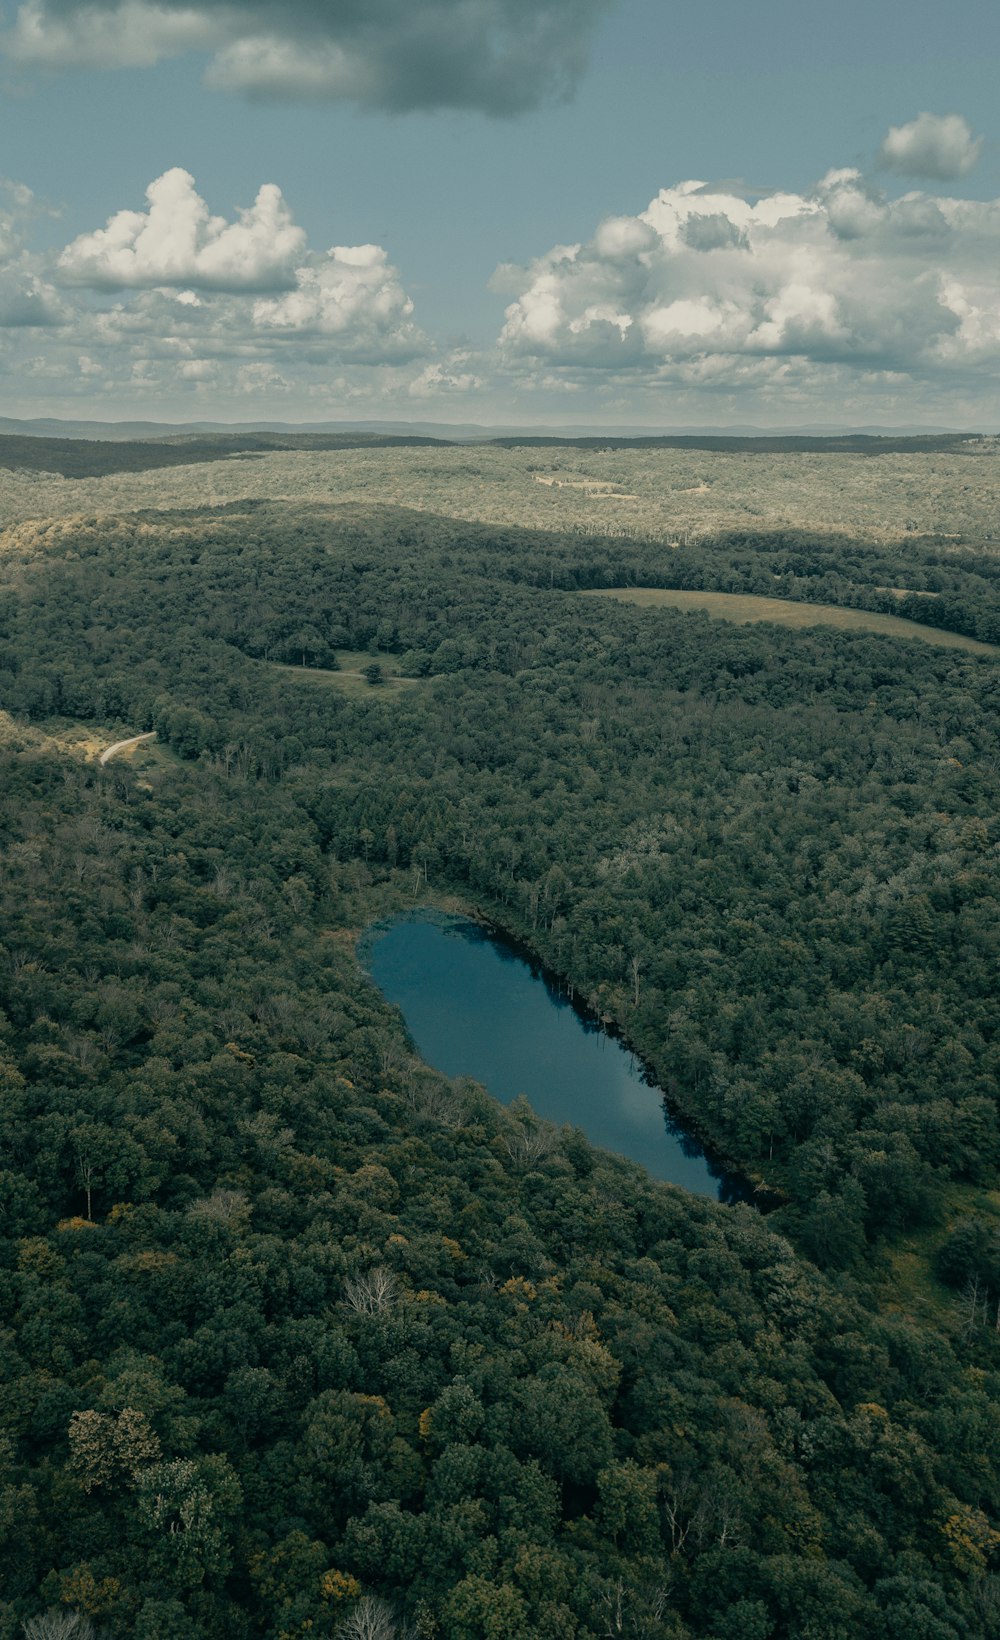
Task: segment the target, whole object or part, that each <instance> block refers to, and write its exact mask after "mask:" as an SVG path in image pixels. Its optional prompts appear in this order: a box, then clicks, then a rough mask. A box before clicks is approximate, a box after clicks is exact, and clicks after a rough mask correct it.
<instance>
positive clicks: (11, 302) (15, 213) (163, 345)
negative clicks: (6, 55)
mask: <svg viewBox="0 0 1000 1640" xmlns="http://www.w3.org/2000/svg"><path fill="white" fill-rule="evenodd" d="M39 214H40V207H39V206H38V204H37V201H35V200H34V199H33V197H32V196H31V195H30V193H29V192H28V191H27V190H24V189H19V188H18V187H17V186H16V185H14V184H9V185H8V184H4V183H3V181H2V179H0V355H2V356H3V358H4V361H5V363H6V368H7V371H8V373H9V375H8V379H9V380H10V381H11V382H12V381H13V378H14V376H15V375H16V376H17V378H18V380H20V379H21V378H22V377H23V378H25V379H27V380H31V381H34V382H36V383H38V384H40V386H41V384H45V391H47V392H48V391H51V384H52V383H55V382H59V383H60V386H61V388H62V390H63V391H64V392H66V393H69V394H74V393H75V394H86V393H87V392H100V393H102V394H111V393H122V394H123V395H124V400H123V402H125V403H129V402H132V403H136V402H139V400H142V399H143V398H144V396H145V399H146V400H147V401H148V400H149V399H150V396H152V397H153V398H160V399H162V401H163V403H164V404H166V403H167V402H168V400H169V399H170V398H171V395H173V396H174V402H175V404H176V403H177V397H176V396H177V395H180V405H183V402H184V398H185V396H190V395H197V396H199V397H200V398H201V399H202V401H203V402H214V403H216V404H219V403H228V404H229V406H230V407H231V408H233V409H235V408H236V407H237V405H239V406H240V413H243V402H242V401H244V400H246V399H249V398H257V399H258V400H259V401H260V402H261V403H262V404H263V403H265V402H267V401H272V400H274V399H275V398H276V397H278V396H280V397H282V398H285V399H287V397H288V395H289V394H292V393H296V394H299V395H300V396H301V397H303V398H304V399H306V400H308V399H311V398H313V397H315V398H317V399H319V400H320V401H321V402H324V403H325V402H326V399H327V397H328V395H329V394H330V392H331V390H332V389H331V382H333V381H340V382H342V383H348V384H349V386H348V385H344V386H343V389H342V394H341V396H343V395H347V394H348V393H349V394H350V395H353V396H356V399H357V402H361V401H363V400H365V399H368V400H372V399H375V400H377V399H378V398H379V395H380V394H381V393H382V392H383V391H385V392H388V391H389V387H390V384H391V387H392V391H393V392H396V393H398V394H405V393H406V392H407V390H408V385H409V381H410V380H411V379H412V377H413V375H414V372H415V370H416V372H417V373H418V374H419V372H420V369H421V368H422V367H423V366H425V365H427V364H428V362H429V361H430V362H433V361H434V360H435V358H436V352H435V349H434V347H433V345H432V344H431V343H430V342H429V340H428V338H427V337H426V336H425V335H424V334H423V332H422V331H421V330H420V329H419V328H418V326H417V324H416V323H415V321H414V317H413V303H412V301H411V299H410V297H409V296H408V294H407V292H406V290H405V288H404V286H403V282H402V278H401V275H400V273H399V270H398V269H397V268H396V267H394V266H393V264H392V263H391V261H390V260H389V257H388V255H387V253H386V251H385V250H384V248H383V247H382V246H380V245H335V246H333V247H332V248H331V249H330V250H328V251H326V252H325V253H322V252H317V251H313V250H310V249H309V247H308V246H307V244H306V236H305V234H304V233H303V231H302V230H301V229H300V228H299V227H297V226H296V225H295V224H294V223H293V222H292V219H291V217H290V215H289V212H288V209H287V206H286V205H285V203H284V200H283V198H282V195H281V192H280V190H279V189H278V188H276V187H273V186H266V187H264V188H262V189H261V190H260V192H259V193H258V195H257V199H256V201H255V203H254V204H253V205H252V206H251V207H250V208H249V209H248V210H245V211H242V212H240V213H238V214H237V216H236V218H235V219H234V220H228V219H226V218H224V217H214V216H212V215H211V214H210V213H209V210H208V207H207V206H206V204H205V202H204V200H203V199H202V198H201V197H200V195H199V194H198V192H197V190H196V187H195V184H194V181H193V179H192V177H191V176H190V175H189V174H188V173H187V172H186V171H182V170H173V171H168V172H166V173H165V175H164V176H162V177H160V178H158V179H157V181H156V182H154V183H153V184H152V185H151V186H150V188H149V190H148V207H147V209H146V210H145V211H119V212H117V213H116V214H115V215H114V216H112V217H111V219H110V221H109V222H108V224H107V226H106V227H104V228H102V229H99V230H97V231H96V232H93V233H88V234H83V235H81V236H80V237H79V238H77V239H74V240H73V241H72V243H71V244H69V245H67V246H66V247H65V249H64V250H63V251H62V252H61V254H60V253H59V252H57V251H52V252H48V253H35V252H33V251H31V250H30V247H29V244H28V240H27V238H26V231H25V230H26V225H27V224H29V223H30V221H31V219H33V218H35V217H37V216H38V215H39ZM42 327H48V329H49V337H48V339H47V341H46V350H45V353H44V355H41V354H40V353H39V351H38V349H39V332H40V330H41V329H42ZM19 338H24V340H19ZM26 344H27V345H26ZM332 367H338V368H339V370H340V371H341V372H342V374H341V375H334V374H333V373H332ZM461 374H462V373H461V371H460V370H458V366H457V363H454V361H449V362H447V363H446V365H444V366H442V374H441V380H440V383H439V385H440V387H441V389H442V390H447V388H448V387H449V386H453V387H460V386H461V385H462V383H461V382H460V380H459V377H460V376H461ZM452 377H454V378H455V379H454V381H452V380H451V378H452ZM431 379H432V378H428V380H429V381H430V380H431ZM376 384H380V385H376ZM338 391H340V390H338Z"/></svg>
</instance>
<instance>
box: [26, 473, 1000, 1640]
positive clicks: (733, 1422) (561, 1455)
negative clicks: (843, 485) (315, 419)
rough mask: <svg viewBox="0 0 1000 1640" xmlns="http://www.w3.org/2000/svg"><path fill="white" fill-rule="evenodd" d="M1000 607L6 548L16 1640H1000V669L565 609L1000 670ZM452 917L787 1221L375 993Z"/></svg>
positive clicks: (842, 549)
mask: <svg viewBox="0 0 1000 1640" xmlns="http://www.w3.org/2000/svg"><path fill="white" fill-rule="evenodd" d="M998 574H1000V571H998V568H997V560H996V559H995V558H993V557H992V556H990V555H989V554H988V553H986V552H985V551H973V550H971V549H970V550H965V551H959V550H955V549H954V548H953V547H948V548H943V547H942V546H941V544H940V543H939V542H934V541H931V540H927V539H923V538H920V537H917V538H914V539H909V540H908V541H907V542H906V545H905V551H903V550H902V549H901V548H900V547H899V545H898V544H897V545H895V546H893V545H887V546H886V547H885V548H884V549H883V548H880V547H878V546H874V545H871V544H867V545H859V544H858V543H856V542H853V541H852V540H851V539H850V538H848V537H845V538H843V539H840V538H835V537H831V536H828V535H824V536H817V535H809V534H804V533H801V532H799V533H796V532H791V531H786V532H780V533H776V532H770V533H768V532H757V533H749V532H743V533H740V534H733V533H729V534H721V533H720V534H719V535H718V536H717V537H715V538H713V539H712V540H709V541H704V542H701V543H699V544H696V545H695V544H692V545H689V546H680V547H678V548H676V549H670V550H669V552H665V551H664V550H663V548H662V546H656V545H655V544H653V543H652V542H650V543H648V544H644V543H642V542H628V541H624V540H622V539H601V538H597V537H595V538H594V539H581V537H580V536H579V535H578V534H575V533H548V534H546V533H543V532H540V531H531V530H525V529H516V528H514V527H505V528H498V527H496V526H491V525H484V524H479V525H476V524H469V523H464V522H460V521H457V520H453V519H446V518H439V517H434V516H432V515H430V514H427V513H415V512H406V511H404V510H402V509H397V508H391V507H380V508H379V507H373V506H370V505H369V506H361V505H354V506H348V507H337V506H329V505H328V506H310V507H293V506H288V505H278V504H273V503H267V504H257V505H248V504H244V503H240V504H236V505H233V506H230V507H226V508H217V509H211V510H208V509H206V510H197V509H184V510H178V511H174V512H162V511H155V512H154V511H150V512H146V513H139V514H135V513H130V514H122V515H120V516H116V517H114V516H101V517H94V518H92V519H83V520H81V519H76V520H61V521H56V522H52V523H49V524H44V525H33V526H29V525H22V526H19V527H18V528H17V529H14V530H11V531H9V532H8V533H7V535H6V537H5V538H4V542H3V550H2V552H0V706H2V707H3V709H4V710H5V712H6V714H7V716H6V718H5V720H4V729H3V737H2V740H3V743H2V745H0V760H2V769H3V774H2V780H0V793H2V799H0V865H2V872H0V901H2V903H0V1010H2V1012H0V1090H2V1097H0V1132H2V1140H3V1148H2V1152H0V1169H2V1171H0V1204H2V1210H3V1215H4V1243H3V1267H2V1270H0V1284H2V1286H3V1290H4V1314H5V1317H6V1322H5V1328H6V1330H5V1331H4V1333H3V1338H2V1346H0V1347H2V1349H3V1354H4V1369H3V1374H2V1379H0V1382H2V1385H3V1388H2V1394H3V1398H4V1415H3V1427H4V1430H5V1432H6V1433H5V1444H4V1446H3V1450H2V1454H0V1456H2V1461H3V1479H2V1491H0V1520H2V1522H3V1539H2V1544H3V1546H2V1550H0V1553H2V1556H3V1570H2V1573H0V1640H15V1637H19V1636H20V1635H21V1633H22V1632H23V1631H24V1625H25V1624H28V1625H29V1630H28V1632H29V1633H30V1632H31V1630H30V1624H31V1623H32V1622H33V1621H35V1620H39V1619H41V1620H43V1621H50V1620H49V1619H45V1618H44V1614H45V1613H46V1612H47V1611H49V1612H57V1613H61V1614H63V1615H64V1616H66V1617H68V1616H70V1615H72V1614H77V1615H78V1617H79V1622H78V1624H77V1634H78V1635H79V1636H80V1637H81V1640H82V1637H83V1636H85V1635H86V1634H88V1633H90V1632H91V1631H93V1633H95V1634H102V1635H106V1636H109V1637H118V1636H121V1637H132V1636H135V1637H137V1640H161V1637H163V1636H170V1637H171V1640H173V1637H176V1640H215V1637H232V1640H255V1637H259V1640H290V1637H292V1636H296V1637H298V1636H306V1635H312V1636H319V1635H330V1636H332V1635H335V1634H338V1633H340V1634H344V1635H346V1636H348V1637H350V1636H351V1635H354V1636H362V1635H365V1634H369V1635H371V1636H379V1637H381V1640H392V1637H393V1636H399V1637H402V1636H404V1635H416V1636H420V1637H422V1640H435V1637H437V1640H535V1637H539V1640H574V1637H581V1640H582V1637H586V1636H597V1637H609V1636H616V1635H634V1636H643V1637H648V1640H702V1637H704V1640H737V1637H738V1640H870V1637H871V1640H977V1637H978V1636H981V1635H987V1636H993V1637H996V1636H1000V1577H998V1576H997V1565H996V1555H997V1550H998V1548H1000V1467H998V1462H997V1458H998V1451H997V1430H998V1427H1000V1425H998V1419H997V1414H998V1411H1000V1373H998V1364H1000V1363H998V1356H997V1351H998V1350H1000V1344H998V1342H997V1340H998V1331H997V1327H996V1326H995V1324H994V1323H995V1320H996V1315H997V1313H998V1312H997V1299H998V1292H1000V1213H998V1198H997V1195H996V1190H995V1186H996V1182H997V1168H998V1163H1000V1125H998V1120H997V1104H996V1093H997V1073H998V1069H1000V1043H998V1040H997V1015H996V1002H995V987H996V961H997V952H998V939H1000V935H998V929H1000V915H998V914H1000V905H998V899H1000V881H998V873H997V859H998V850H1000V834H998V830H997V819H996V816H997V797H998V785H1000V766H998V758H997V750H998V741H997V729H998V706H1000V653H998V654H997V655H996V656H994V655H992V654H987V655H969V654H964V653H962V652H960V651H956V650H953V649H946V648H943V647H942V648H938V647H936V646H935V645H933V644H928V643H917V642H906V641H902V640H899V639H894V638H888V637H884V636H880V635H878V634H874V633H873V634H853V633H852V634H848V633H845V632H841V631H834V630H828V629H824V628H823V627H821V626H817V627H815V628H813V629H810V630H807V631H788V630H779V629H778V628H776V627H770V626H768V625H767V624H764V625H757V626H754V627H752V628H750V627H740V626H731V625H728V624H726V623H724V622H721V621H714V620H710V619H709V618H708V617H707V616H701V615H695V614H684V613H680V612H678V611H675V610H670V609H640V608H636V607H633V606H630V605H626V604H623V603H618V602H616V601H613V600H602V599H596V598H585V597H581V596H580V594H581V592H582V591H584V590H588V589H594V588H599V587H602V586H603V587H616V586H617V587H621V586H626V585H662V586H676V587H684V586H701V587H712V588H716V589H718V590H725V591H737V590H739V591H748V592H755V593H757V594H758V595H761V594H763V593H765V592H769V593H770V594H771V595H773V596H777V597H782V598H792V599H797V600H800V601H806V602H821V601H822V602H830V603H840V604H848V605H851V606H852V607H856V608H862V609H865V608H867V609H872V610H879V609H890V608H891V611H892V612H893V613H895V614H907V613H910V612H912V614H913V616H914V618H915V619H919V620H920V621H922V622H924V623H927V624H930V625H932V626H933V625H937V626H940V627H941V628H946V629H949V630H951V631H957V632H964V633H966V634H968V635H970V636H974V637H977V638H979V639H981V640H982V641H984V642H986V643H998V642H1000V603H998V597H997V578H998ZM921 594H923V596H920V595H921ZM346 654H350V655H352V656H357V655H368V656H370V657H371V661H372V663H373V666H381V667H383V669H384V670H383V672H378V671H373V673H372V677H373V679H374V681H373V682H372V683H371V684H370V685H367V684H361V683H358V685H357V687H356V688H353V689H351V690H348V689H345V688H343V687H341V686H340V681H339V679H338V667H340V666H341V664H342V658H343V657H344V656H345V655H346ZM351 664H352V666H353V665H354V663H353V662H352V663H351ZM394 672H395V673H398V674H402V675H403V676H405V677H406V678H407V679H408V680H411V681H409V682H408V684H407V685H406V686H405V687H403V686H402V685H400V684H394V683H393V678H392V674H393V673H394ZM380 678H381V680H382V681H379V679H380ZM80 726H85V727H86V728H87V731H88V733H93V734H95V735H97V736H98V737H100V736H103V737H104V739H105V740H106V742H107V743H109V744H110V742H111V741H113V740H115V739H117V738H119V736H121V735H124V734H125V733H127V732H130V733H139V732H140V731H145V730H152V729H155V730H156V732H157V736H158V739H157V741H156V743H155V745H154V746H152V747H149V746H147V748H146V750H145V752H144V754H143V757H142V759H141V761H138V762H137V763H136V764H135V765H132V764H130V763H129V762H128V761H113V762H111V763H109V764H108V765H107V767H106V768H100V767H99V766H97V765H96V763H95V762H94V761H93V760H91V761H86V760H84V759H83V758H81V757H80V756H78V755H74V754H73V753H72V751H71V750H67V745H66V739H67V735H69V734H70V733H71V731H74V730H78V729H79V728H80ZM425 898H426V899H429V900H431V901H438V902H441V903H445V902H446V903H450V904H455V903H457V904H461V905H463V906H466V907H468V908H470V909H473V910H476V911H478V912H479V913H481V914H483V915H485V916H487V917H489V918H491V919H493V920H495V921H496V922H497V923H498V924H500V925H501V926H503V927H504V928H505V929H507V930H508V931H509V932H511V933H512V934H514V935H516V936H517V937H519V938H520V939H521V940H522V941H524V942H525V943H526V945H528V946H529V947H530V949H531V950H532V951H534V952H535V953H536V954H537V955H538V956H539V957H540V958H541V959H542V960H544V961H545V963H546V964H547V965H548V966H549V967H550V968H551V969H552V970H553V971H555V972H556V973H558V974H559V975H560V976H562V978H563V979H564V981H565V983H566V984H567V985H568V986H571V987H572V988H573V990H574V992H575V993H576V994H578V995H579V996H580V997H582V998H584V999H585V1000H586V1001H587V1002H588V1004H589V1005H590V1006H592V1007H593V1008H594V1010H595V1011H597V1012H599V1013H601V1014H603V1015H605V1016H607V1017H609V1018H611V1019H613V1020H614V1021H616V1023H617V1024H618V1026H619V1027H620V1028H621V1030H622V1031H623V1032H624V1033H625V1035H626V1036H627V1038H628V1040H629V1041H630V1042H632V1043H633V1044H634V1045H635V1046H636V1048H637V1049H639V1050H640V1051H641V1053H642V1054H643V1056H644V1058H645V1059H646V1060H647V1061H648V1062H649V1063H650V1064H651V1065H652V1066H653V1067H654V1068H655V1070H656V1072H657V1075H658V1078H659V1080H660V1081H661V1083H662V1085H663V1086H665V1087H666V1088H668V1090H669V1092H670V1095H671V1097H672V1099H673V1101H674V1102H675V1104H676V1106H677V1107H678V1108H679V1109H681V1110H682V1111H683V1112H684V1114H685V1117H686V1119H687V1120H688V1121H689V1123H690V1124H691V1126H692V1127H693V1128H694V1129H695V1130H697V1131H698V1132H700V1133H701V1134H702V1135H703V1136H704V1137H705V1138H706V1139H707V1140H708V1141H710V1142H711V1144H712V1145H713V1146H714V1147H715V1149H716V1150H717V1151H718V1152H719V1153H720V1154H722V1155H724V1156H725V1157H726V1158H727V1159H728V1160H729V1161H731V1162H732V1163H733V1164H734V1165H736V1166H737V1167H738V1168H739V1169H740V1170H742V1171H743V1172H744V1173H745V1174H746V1175H748V1176H749V1177H750V1178H751V1179H752V1180H755V1181H758V1182H759V1183H760V1184H761V1185H763V1186H766V1190H767V1195H766V1197H765V1200H766V1201H767V1203H769V1204H770V1203H772V1202H777V1203H778V1204H779V1205H777V1206H776V1207H775V1208H774V1210H773V1211H770V1212H768V1213H766V1214H764V1213H761V1212H758V1211H756V1210H755V1209H754V1208H753V1207H752V1206H749V1205H745V1204H741V1205H737V1206H734V1207H723V1206H718V1205H715V1204H711V1203H708V1202H705V1201H701V1200H697V1199H695V1198H693V1197H689V1196H686V1195H684V1194H683V1193H682V1192H680V1191H677V1190H675V1189H672V1188H671V1187H669V1186H665V1185H658V1184H656V1183H653V1182H652V1181H650V1180H649V1179H648V1177H647V1176H646V1175H645V1174H644V1173H643V1172H642V1170H641V1169H639V1168H637V1167H635V1166H633V1165H631V1164H629V1163H627V1162H625V1161H622V1160H619V1159H617V1158H614V1157H611V1156H608V1155H606V1154H604V1153H602V1152H600V1151H598V1150H595V1149H594V1148H593V1147H592V1146H591V1145H590V1144H589V1143H588V1141H587V1140H586V1138H585V1137H584V1135H583V1134H581V1133H580V1132H579V1130H572V1129H566V1130H562V1131H561V1132H559V1133H558V1134H557V1135H553V1136H552V1142H551V1143H548V1144H545V1145H534V1144H531V1143H528V1142H526V1135H530V1134H531V1133H532V1132H533V1131H535V1128H536V1121H535V1118H534V1117H533V1116H532V1114H531V1113H530V1111H528V1110H525V1109H524V1108H523V1107H511V1108H508V1109H504V1108H502V1107H500V1106H499V1105H497V1104H496V1103H495V1102H494V1101H492V1100H491V1099H490V1098H489V1097H488V1096H487V1095H486V1094H485V1093H484V1092H483V1091H482V1090H481V1089H478V1088H477V1087H476V1086H475V1085H473V1084H469V1083H468V1082H466V1081H462V1080H459V1081H458V1082H450V1081H448V1080H446V1079H445V1078H443V1077H440V1076H438V1075H436V1074H435V1073H433V1072H430V1071H428V1070H427V1068H426V1067H424V1066H422V1065H421V1064H420V1063H419V1062H418V1061H416V1060H415V1059H414V1057H413V1055H412V1052H411V1051H410V1050H409V1048H408V1045H407V1043H406V1040H405V1036H404V1034H403V1032H402V1027H401V1023H400V1021H399V1020H398V1018H397V1017H396V1016H394V1015H393V1013H392V1011H391V1010H389V1009H388V1008H387V1007H386V1006H385V1005H384V1004H383V1003H382V1001H381V999H380V997H379V995H378V993H377V992H376V991H375V990H374V988H373V986H372V985H371V983H370V982H369V981H368V980H367V979H366V977H365V976H364V974H363V973H362V971H361V969H360V968H359V966H358V964H357V962H356V960H355V957H354V940H355V938H356V936H357V934H358V933H359V932H360V930H361V929H363V928H364V927H365V926H366V925H367V924H368V923H369V922H370V921H371V920H372V919H373V918H375V917H377V916H378V915H380V914H384V913H385V912H387V911H390V910H392V909H395V908H397V907H399V906H402V905H412V904H414V903H416V902H419V901H420V900H422V899H425ZM52 1621H54V1619H53V1620H52ZM88 1625H89V1627H88ZM37 1632H38V1633H42V1632H44V1631H43V1630H42V1629H38V1630H37ZM53 1632H56V1631H54V1630H53Z"/></svg>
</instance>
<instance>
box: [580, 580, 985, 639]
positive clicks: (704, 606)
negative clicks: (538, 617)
mask: <svg viewBox="0 0 1000 1640" xmlns="http://www.w3.org/2000/svg"><path fill="white" fill-rule="evenodd" d="M582 596H583V597H585V598H617V599H618V601H619V602H620V603H625V604H640V605H642V606H643V607H645V608H651V609H662V608H666V609H687V610H698V609H700V610H704V611H705V613H706V614H707V615H714V616H715V617H716V618H717V619H719V620H722V621H735V622H736V623H737V624H738V625H741V626H748V625H750V624H752V623H753V622H755V621H773V622H774V623H775V624H776V625H777V626H790V627H797V628H804V627H809V626H833V627H837V628H838V629H839V630H840V631H841V632H879V633H881V634H882V635H883V636H884V637H888V638H919V639H920V640H921V641H922V642H923V643H936V644H941V645H942V646H943V647H944V648H945V649H965V650H967V651H968V652H969V653H970V654H972V655H1000V647H998V646H997V645H996V644H991V643H980V641H979V639H978V638H966V637H965V636H964V635H963V634H962V633H961V632H943V631H941V630H940V629H939V628H938V627H936V626H924V625H922V624H921V623H920V622H919V621H904V620H903V619H902V617H901V616H899V615H877V614H875V613H874V612H873V611H871V610H867V609H841V608H840V606H839V605H837V604H801V603H793V602H792V601H791V600H790V599H787V598H756V597H751V596H749V595H748V594H744V593H739V592H690V591H686V590H685V591H674V590H673V589H670V588H663V587H607V588H605V587H601V588H599V589H598V590H596V591H590V592H585V593H583V595H582Z"/></svg>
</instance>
